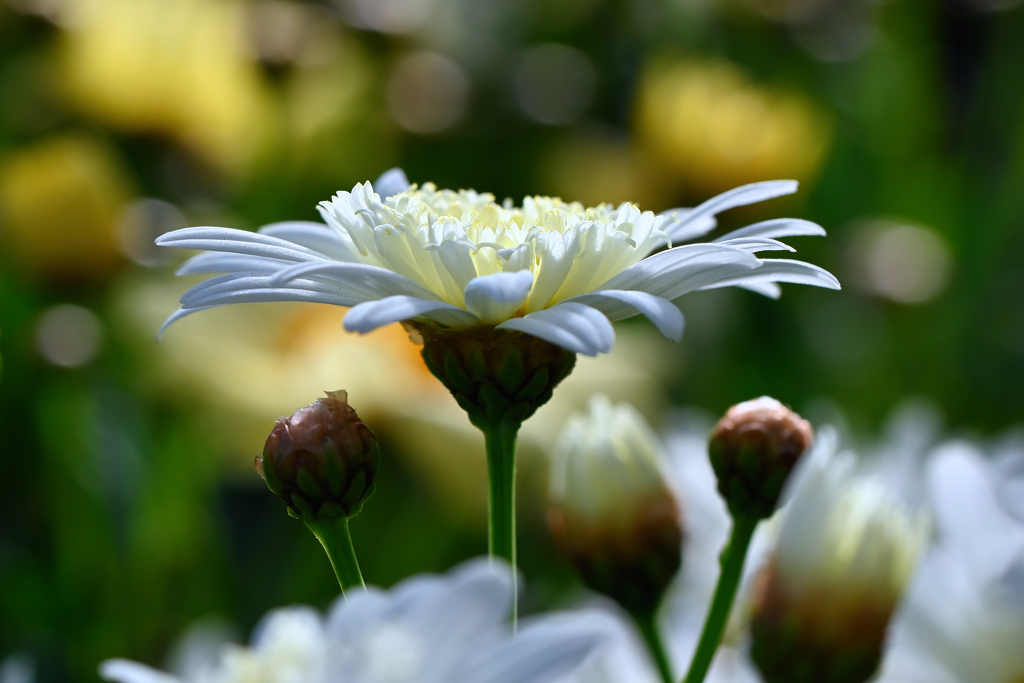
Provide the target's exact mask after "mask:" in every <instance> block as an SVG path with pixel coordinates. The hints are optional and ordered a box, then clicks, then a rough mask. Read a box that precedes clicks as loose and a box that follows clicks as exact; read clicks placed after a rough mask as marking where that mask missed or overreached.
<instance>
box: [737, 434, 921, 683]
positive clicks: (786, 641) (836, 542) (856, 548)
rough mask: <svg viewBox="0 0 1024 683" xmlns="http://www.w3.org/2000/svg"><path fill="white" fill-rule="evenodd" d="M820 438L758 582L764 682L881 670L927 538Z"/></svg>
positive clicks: (848, 679) (831, 439) (840, 678)
mask: <svg viewBox="0 0 1024 683" xmlns="http://www.w3.org/2000/svg"><path fill="white" fill-rule="evenodd" d="M835 443H836V439H835V435H834V433H830V432H825V433H823V434H822V435H821V437H820V438H819V443H818V444H817V446H816V448H815V452H814V454H813V455H812V456H811V459H810V462H808V463H807V467H806V470H805V471H804V472H803V473H801V474H802V476H801V478H800V480H799V482H798V483H797V485H796V488H795V491H794V493H793V499H792V500H791V501H790V503H789V507H788V509H787V510H786V513H785V517H784V519H783V522H782V527H781V530H780V532H779V542H778V547H777V549H776V551H775V554H774V556H773V557H772V559H771V561H770V562H769V564H768V565H767V567H766V569H765V570H764V572H763V573H762V575H761V577H760V585H759V586H758V590H757V595H756V598H755V605H754V614H753V623H752V631H753V648H752V655H753V657H754V660H755V662H756V663H757V665H758V667H759V668H760V669H761V672H762V674H763V675H764V678H765V680H766V681H767V682H768V683H774V682H776V681H779V682H781V681H789V680H792V676H793V675H794V668H793V667H794V666H795V663H797V662H799V663H800V666H802V667H805V668H807V667H810V669H811V670H813V673H814V676H812V677H811V678H810V679H808V680H822V681H830V682H831V681H835V682H836V683H862V682H863V681H866V680H868V679H869V678H870V677H871V676H872V675H873V674H874V673H875V670H876V669H877V667H878V663H879V660H880V658H881V652H882V646H883V642H884V639H885V631H886V628H887V626H888V624H889V620H890V618H891V616H892V613H893V610H894V609H895V607H896V604H897V603H898V602H899V600H900V597H901V596H902V594H903V591H904V589H905V588H906V586H907V584H908V582H909V580H910V577H911V575H912V574H913V572H914V568H915V566H916V564H917V561H918V558H919V557H920V556H921V553H922V551H923V550H924V548H925V546H926V544H927V541H928V536H929V533H930V518H929V516H928V515H927V514H926V513H925V512H923V511H917V512H912V511H911V510H910V509H909V508H908V507H907V506H906V505H904V504H903V503H902V501H900V500H899V499H898V498H896V497H895V496H894V495H893V493H891V492H890V491H889V490H888V489H887V488H886V487H885V486H884V484H883V482H882V481H881V480H879V479H878V478H874V477H868V476H858V475H857V474H855V473H854V465H855V457H854V456H853V454H852V453H843V454H840V455H836V454H835V452H834V450H835Z"/></svg>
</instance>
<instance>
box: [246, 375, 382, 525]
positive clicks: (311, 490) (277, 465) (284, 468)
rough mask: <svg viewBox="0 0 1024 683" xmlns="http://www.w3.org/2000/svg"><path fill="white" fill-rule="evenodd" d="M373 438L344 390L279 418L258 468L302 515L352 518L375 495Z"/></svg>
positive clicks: (291, 508)
mask: <svg viewBox="0 0 1024 683" xmlns="http://www.w3.org/2000/svg"><path fill="white" fill-rule="evenodd" d="M379 461H380V452H379V451H378V448H377V439H376V438H375V437H374V435H373V432H371V431H370V428H369V427H367V426H366V425H365V424H364V423H363V421H362V420H360V419H359V416H358V415H356V411H355V410H354V409H353V408H352V406H350V405H349V404H348V394H347V393H346V392H344V391H329V392H327V398H321V399H317V401H316V402H315V403H313V404H311V405H308V406H306V407H305V408H300V409H299V410H297V411H295V414H294V415H292V416H291V417H282V418H281V419H279V420H278V421H277V424H276V425H274V429H273V431H271V432H270V436H269V437H267V443H266V445H265V446H264V448H263V455H262V456H257V457H256V471H257V472H259V473H260V476H262V477H263V478H264V480H266V482H267V486H269V487H270V490H271V491H273V492H274V493H276V494H277V495H278V496H279V497H280V498H281V500H283V501H284V502H285V503H286V504H287V505H288V512H289V514H291V515H292V516H293V517H298V518H300V519H306V520H314V519H330V518H335V517H341V516H344V517H351V516H353V515H355V514H357V513H358V512H359V509H360V508H361V507H362V504H363V501H364V500H366V498H368V497H369V495H370V494H371V493H373V480H374V477H375V476H376V474H377V466H378V463H379Z"/></svg>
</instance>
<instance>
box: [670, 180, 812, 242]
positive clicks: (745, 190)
mask: <svg viewBox="0 0 1024 683" xmlns="http://www.w3.org/2000/svg"><path fill="white" fill-rule="evenodd" d="M798 186H799V183H797V181H795V180H767V181H765V182H762V183H751V184H750V185H743V186H741V187H736V188H733V189H731V190H729V191H728V192H723V193H722V194H720V195H717V196H715V197H712V198H711V199H709V200H707V201H706V202H704V203H703V204H701V205H700V206H698V207H697V208H695V209H694V210H693V211H691V212H690V213H688V214H686V215H685V216H684V217H683V218H682V219H681V220H680V221H679V222H678V223H677V224H676V225H674V226H672V228H671V229H670V230H666V232H667V233H668V236H669V237H670V238H671V239H672V241H673V242H680V241H683V240H685V239H692V238H693V237H697V236H698V235H703V234H704V233H706V232H707V230H703V231H695V230H694V228H695V226H697V225H699V224H698V223H697V221H701V220H704V219H706V218H707V217H708V216H714V215H715V214H719V213H722V212H723V211H727V210H729V209H733V208H736V207H737V206H746V205H748V204H756V203H757V202H763V201H765V200H766V199H773V198H775V197H781V196H782V195H786V194H793V193H794V192H796V190H797V187H798Z"/></svg>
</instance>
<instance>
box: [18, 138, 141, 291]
mask: <svg viewBox="0 0 1024 683" xmlns="http://www.w3.org/2000/svg"><path fill="white" fill-rule="evenodd" d="M129 187H130V185H129V181H128V179H127V176H126V175H125V173H124V171H123V170H122V169H121V167H120V166H119V164H118V162H117V160H116V159H115V157H114V156H113V155H112V154H111V152H110V151H109V150H108V149H107V148H106V147H105V146H104V145H103V144H102V143H101V142H99V141H97V140H95V139H93V138H90V137H86V136H84V135H76V136H66V137H59V138H51V139H49V140H45V141H43V142H40V143H37V144H35V145H34V146H32V147H28V148H25V149H22V150H19V151H17V152H15V153H13V154H11V155H10V156H8V157H7V158H6V159H4V160H3V161H2V162H0V239H2V241H3V244H4V251H5V254H4V255H5V256H6V257H7V258H8V259H9V260H10V261H11V262H16V263H18V264H20V265H22V266H24V267H25V268H27V269H29V270H32V271H35V272H39V273H41V274H43V275H44V276H46V277H50V278H56V279H79V278H83V277H84V278H90V277H96V276H99V275H102V274H103V273H105V272H107V271H109V270H110V269H111V268H112V267H113V266H114V265H116V264H117V262H118V261H119V260H120V258H121V257H120V253H119V250H118V243H117V222H118V220H119V218H120V215H121V210H122V207H123V206H124V204H125V203H126V202H127V201H128V200H129V199H130V197H131V191H130V189H129Z"/></svg>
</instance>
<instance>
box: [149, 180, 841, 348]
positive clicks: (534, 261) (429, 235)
mask: <svg viewBox="0 0 1024 683" xmlns="http://www.w3.org/2000/svg"><path fill="white" fill-rule="evenodd" d="M399 173H400V172H397V171H391V172H388V173H387V174H385V175H384V176H382V177H381V179H379V180H378V188H379V187H386V188H387V193H385V195H383V198H382V195H379V194H377V193H375V192H374V188H373V186H372V185H371V184H370V183H369V182H367V183H361V184H358V185H356V186H355V187H354V188H353V189H352V191H351V192H339V193H338V194H337V195H336V196H335V197H334V198H333V199H332V200H331V201H329V202H322V203H321V204H320V207H319V208H320V214H321V216H322V217H323V219H324V221H325V223H326V224H323V223H313V222H304V221H293V222H286V223H275V224H272V225H268V226H265V227H263V228H261V229H260V231H259V232H257V233H251V232H247V231H244V230H233V229H229V228H215V227H197V228H186V229H184V230H176V231H174V232H171V233H168V234H166V235H163V236H162V237H160V238H159V239H158V240H157V243H158V244H160V245H163V246H173V247H181V248H188V249H204V250H206V251H207V253H204V254H200V255H198V256H195V257H193V258H192V259H190V260H189V261H187V262H186V263H185V264H184V265H183V266H182V267H181V269H180V270H179V271H178V272H179V274H181V275H187V274H197V273H225V274H224V275H219V276H217V277H213V278H211V279H209V280H207V281H205V282H203V283H201V284H199V285H196V286H195V287H193V288H192V289H190V290H189V291H188V292H186V293H185V294H184V296H182V298H181V304H182V308H181V309H180V310H179V311H178V312H176V313H175V314H174V315H172V316H171V317H170V318H169V319H168V320H167V322H166V323H165V325H164V327H165V328H166V326H167V325H169V324H170V323H172V322H174V321H175V320H178V319H180V318H181V317H182V316H184V315H188V314H190V313H193V312H196V311H199V310H204V309H207V308H212V307H214V306H221V305H225V304H231V303H246V302H257V301H315V302H320V303H328V304H335V305H339V306H348V307H351V309H352V310H351V311H349V313H348V314H347V316H346V317H345V328H346V329H348V330H351V331H357V332H363V333H365V332H370V331H371V330H374V329H376V328H378V327H381V326H383V325H387V324H390V323H394V322H398V321H405V320H418V321H428V322H431V323H434V324H437V325H441V326H445V327H448V328H454V329H461V328H466V327H471V326H475V325H481V324H486V325H493V326H495V327H497V328H499V329H505V330H518V331H520V332H524V333H526V334H529V335H533V336H535V337H538V338H540V339H543V340H545V341H548V342H550V343H552V344H555V345H558V346H561V347H563V348H565V349H568V350H569V351H572V352H575V353H582V354H586V355H596V354H597V353H603V352H607V351H609V350H610V349H611V347H612V344H613V342H614V339H615V334H614V331H613V330H612V326H611V321H613V320H620V319H622V318H627V317H630V316H633V315H637V314H643V315H645V316H647V317H648V318H650V319H651V321H652V322H654V324H655V325H656V326H657V327H658V329H659V331H661V333H662V334H663V335H665V336H666V337H668V338H670V339H674V340H678V339H680V338H681V337H682V333H683V317H682V314H681V313H680V312H679V309H678V308H676V307H675V306H674V305H672V303H671V301H672V300H674V299H676V298H678V297H680V296H682V295H683V294H686V293H688V292H692V291H696V290H701V289H712V288H717V287H726V286H734V285H735V286H740V287H745V288H747V289H752V290H754V291H757V292H760V293H762V294H765V295H768V296H773V297H777V296H778V295H779V291H780V290H779V287H778V285H777V284H775V283H777V282H796V283H803V284H812V285H817V286H822V287H829V288H832V289H838V288H839V283H838V281H837V280H836V279H835V278H834V277H833V276H832V275H831V274H829V273H827V272H826V271H824V270H822V269H820V268H818V267H816V266H813V265H810V264H807V263H804V262H802V261H794V260H789V259H771V260H764V259H760V258H758V257H757V256H755V253H757V252H761V251H779V250H790V251H792V249H791V247H789V246H787V245H785V244H783V243H781V242H779V241H778V240H777V239H775V238H778V237H787V236H793V235H823V234H824V233H825V231H824V230H823V229H822V228H821V227H820V226H818V225H815V224H814V223H810V222H808V221H804V220H799V219H789V218H784V219H775V220H769V221H764V222H761V223H756V224H754V225H750V226H747V227H745V228H742V229H740V230H736V231H733V232H731V233H728V234H726V235H723V236H722V237H720V238H718V239H717V240H715V241H714V242H711V243H698V244H688V245H684V246H674V245H676V244H678V243H680V242H682V241H685V240H690V239H693V238H696V237H699V236H701V235H704V234H706V233H708V232H710V231H711V230H712V229H713V228H714V227H715V218H714V216H715V214H717V213H720V212H722V211H725V210H727V209H730V208H733V207H737V206H744V205H747V204H752V203H755V202H759V201H764V200H766V199H770V198H772V197H778V196H781V195H785V194H791V193H793V192H795V191H796V188H797V183H796V182H795V181H787V180H782V181H769V182H762V183H754V184H752V185H745V186H743V187H739V188H736V189H734V190H730V191H729V192H726V193H724V194H721V195H719V196H717V197H714V198H712V199H709V200H708V201H706V202H704V203H703V204H701V205H700V206H698V207H697V208H695V209H692V210H687V209H677V210H673V211H670V212H667V213H666V214H663V215H658V216H656V215H654V214H653V213H651V212H649V211H646V212H641V211H640V210H639V209H638V208H637V207H636V206H634V205H632V204H628V203H625V204H622V205H621V206H619V207H618V208H613V207H611V206H610V205H601V206H597V207H593V208H585V207H583V206H582V205H581V204H579V203H565V202H562V201H561V200H559V199H553V198H550V197H527V198H526V199H525V200H524V201H523V205H522V206H521V207H515V206H513V205H512V204H511V202H510V201H506V202H505V203H503V204H497V203H495V201H494V197H493V196H492V195H489V194H478V193H476V192H474V191H471V190H462V191H459V192H454V191H451V190H438V189H437V188H436V187H434V186H433V185H431V184H426V185H424V186H423V187H417V186H415V185H412V186H408V187H404V188H403V185H405V183H404V175H403V176H399V175H398V174H399ZM400 188H403V191H400V192H397V193H395V194H388V193H393V192H396V191H397V190H399V189H400ZM666 245H668V246H671V247H672V248H670V249H666V250H664V251H662V252H660V253H657V254H654V253H653V252H655V251H656V250H658V249H659V248H661V247H664V246H666ZM652 254H653V255H652Z"/></svg>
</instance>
